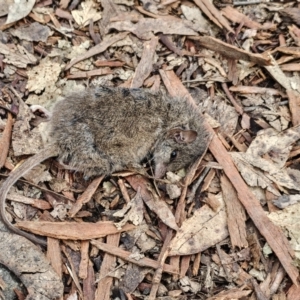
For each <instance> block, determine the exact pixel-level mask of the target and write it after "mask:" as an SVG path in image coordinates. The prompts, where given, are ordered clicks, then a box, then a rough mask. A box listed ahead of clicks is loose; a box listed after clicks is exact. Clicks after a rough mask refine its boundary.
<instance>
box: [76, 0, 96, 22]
mask: <svg viewBox="0 0 300 300" xmlns="http://www.w3.org/2000/svg"><path fill="white" fill-rule="evenodd" d="M94 6H95V2H94V1H92V0H89V1H85V2H81V7H82V9H81V10H72V11H71V13H72V16H73V18H74V20H75V21H76V23H77V24H78V25H79V26H80V27H85V26H87V25H88V24H89V22H90V20H93V22H96V21H99V20H100V19H101V14H100V12H99V11H97V10H96V9H95V8H94Z"/></svg>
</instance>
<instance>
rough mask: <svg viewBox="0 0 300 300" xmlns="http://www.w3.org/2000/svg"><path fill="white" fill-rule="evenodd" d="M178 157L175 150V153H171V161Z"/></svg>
mask: <svg viewBox="0 0 300 300" xmlns="http://www.w3.org/2000/svg"><path fill="white" fill-rule="evenodd" d="M176 156H177V150H174V151H173V152H172V153H171V156H170V158H171V160H173V159H175V158H176Z"/></svg>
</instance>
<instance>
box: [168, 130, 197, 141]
mask: <svg viewBox="0 0 300 300" xmlns="http://www.w3.org/2000/svg"><path fill="white" fill-rule="evenodd" d="M168 135H169V137H171V138H174V140H175V141H176V142H177V143H178V144H189V143H191V142H193V141H194V140H195V139H196V137H197V135H198V133H197V132H196V131H195V130H183V129H179V128H174V129H171V130H170V131H169V134H168Z"/></svg>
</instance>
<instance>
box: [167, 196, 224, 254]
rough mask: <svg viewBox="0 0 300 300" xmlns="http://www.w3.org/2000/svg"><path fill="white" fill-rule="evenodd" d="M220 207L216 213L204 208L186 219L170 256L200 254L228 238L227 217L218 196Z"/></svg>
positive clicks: (174, 241) (172, 242) (173, 241)
mask: <svg viewBox="0 0 300 300" xmlns="http://www.w3.org/2000/svg"><path fill="white" fill-rule="evenodd" d="M217 198H218V200H219V202H220V207H219V210H218V211H217V212H214V211H213V210H212V209H211V208H210V207H209V206H208V205H204V206H202V207H201V208H200V209H198V210H196V211H195V212H194V215H193V216H192V217H191V218H189V219H186V220H185V221H184V222H183V224H182V226H181V227H180V229H179V230H178V232H177V233H176V235H175V237H174V239H173V240H172V241H171V243H170V246H169V247H170V249H171V251H170V253H169V255H170V256H174V255H189V254H195V253H199V252H201V251H204V250H206V249H207V248H209V247H211V246H213V245H215V244H216V243H218V242H220V241H222V240H223V239H225V238H226V237H227V236H228V228H227V217H226V211H225V207H224V203H223V199H222V196H221V195H220V194H219V195H218V196H217Z"/></svg>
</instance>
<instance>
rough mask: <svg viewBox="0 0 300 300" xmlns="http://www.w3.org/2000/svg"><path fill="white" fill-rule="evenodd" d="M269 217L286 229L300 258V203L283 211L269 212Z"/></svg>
mask: <svg viewBox="0 0 300 300" xmlns="http://www.w3.org/2000/svg"><path fill="white" fill-rule="evenodd" d="M268 217H269V218H270V220H271V221H272V222H273V223H274V224H276V225H277V226H280V227H281V228H282V229H283V230H284V232H285V234H286V236H287V237H288V238H289V241H290V244H291V246H292V248H293V249H294V251H295V255H296V257H297V258H298V259H300V251H299V249H300V242H299V241H300V204H295V205H291V206H289V207H287V208H285V209H284V210H282V211H276V212H272V213H269V215H268Z"/></svg>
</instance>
